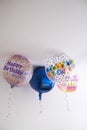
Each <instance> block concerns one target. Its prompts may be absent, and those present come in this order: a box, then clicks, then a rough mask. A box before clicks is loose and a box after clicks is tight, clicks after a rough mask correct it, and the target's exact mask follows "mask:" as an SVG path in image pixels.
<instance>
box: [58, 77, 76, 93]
mask: <svg viewBox="0 0 87 130" xmlns="http://www.w3.org/2000/svg"><path fill="white" fill-rule="evenodd" d="M77 83H78V78H77V76H76V75H73V76H72V77H70V79H69V80H68V81H67V83H66V84H57V86H58V88H59V89H60V90H61V91H63V92H68V93H69V92H70V93H71V92H75V91H76V89H77Z"/></svg>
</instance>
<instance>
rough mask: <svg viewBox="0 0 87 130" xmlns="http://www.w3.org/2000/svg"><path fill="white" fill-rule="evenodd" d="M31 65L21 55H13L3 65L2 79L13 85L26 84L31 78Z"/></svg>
mask: <svg viewBox="0 0 87 130" xmlns="http://www.w3.org/2000/svg"><path fill="white" fill-rule="evenodd" d="M32 70H33V67H32V65H31V63H30V62H29V60H28V59H27V58H26V57H24V56H21V55H13V56H12V57H11V58H9V60H8V61H7V62H6V63H5V65H4V67H3V77H4V79H5V80H6V81H7V82H8V83H9V84H10V85H11V88H13V87H15V86H16V87H19V86H26V85H27V84H28V82H29V81H30V79H31V76H32Z"/></svg>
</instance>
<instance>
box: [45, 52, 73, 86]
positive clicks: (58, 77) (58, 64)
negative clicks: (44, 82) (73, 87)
mask: <svg viewBox="0 0 87 130" xmlns="http://www.w3.org/2000/svg"><path fill="white" fill-rule="evenodd" d="M73 68H74V62H73V60H72V59H71V58H70V57H69V56H67V55H66V54H64V53H60V54H58V55H54V56H53V57H51V58H49V59H48V60H47V63H46V65H45V70H46V74H47V76H48V78H49V79H50V80H52V81H54V82H56V83H57V84H58V83H59V84H64V85H65V84H66V83H67V81H68V80H69V78H70V73H71V71H72V69H73Z"/></svg>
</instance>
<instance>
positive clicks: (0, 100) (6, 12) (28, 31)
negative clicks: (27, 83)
mask: <svg viewBox="0 0 87 130" xmlns="http://www.w3.org/2000/svg"><path fill="white" fill-rule="evenodd" d="M86 44H87V1H86V0H20V1H19V0H0V69H1V70H2V67H3V64H4V62H5V60H6V59H7V58H8V57H9V56H10V55H12V54H21V55H24V56H26V57H28V58H29V60H30V61H31V63H32V64H43V63H44V60H45V59H46V58H47V57H48V56H50V55H51V54H55V53H56V52H58V51H62V52H65V53H66V54H68V55H69V56H71V57H72V58H73V59H74V60H75V61H76V64H77V68H78V69H77V71H78V74H79V77H80V83H79V84H80V86H82V87H83V88H84V89H82V88H81V87H80V88H79V89H78V91H77V93H75V94H74V95H69V99H70V100H72V101H71V102H70V103H71V107H72V108H71V111H70V112H67V110H66V109H65V107H66V105H65V104H66V103H65V104H64V102H65V97H64V95H63V93H61V92H60V91H58V89H57V88H54V89H53V91H52V92H50V93H48V94H47V95H46V96H45V95H44V96H43V98H44V99H43V106H44V107H43V109H44V110H43V113H42V115H40V114H39V112H38V111H39V105H38V97H37V95H35V94H37V93H34V91H33V90H32V89H30V88H15V89H14V91H13V93H12V96H13V97H12V103H11V105H12V107H11V110H10V111H11V112H12V114H11V116H10V117H9V118H5V115H6V113H8V112H7V111H8V108H7V106H8V105H7V102H8V95H9V94H8V93H9V85H8V84H7V83H6V82H5V81H4V80H3V79H2V75H1V78H0V84H1V85H0V93H1V94H0V104H1V105H0V106H1V109H0V127H1V129H0V130H11V129H13V130H35V129H38V130H40V129H43V130H44V129H45V130H49V129H50V130H51V129H52V130H53V129H55V130H58V129H59V130H77V129H79V130H87V124H86V120H87V114H86V113H87V112H86V110H87V103H86V102H85V101H84V100H86V99H87V96H86V95H87V93H86V92H87V87H86V86H87V83H86V72H87V70H86V66H87V46H86ZM7 86H8V87H7ZM85 87H86V88H85ZM28 89H29V92H28ZM82 103H83V104H82ZM14 111H15V112H14ZM83 111H84V112H83ZM84 118H85V121H84ZM70 120H71V121H70ZM77 120H78V121H77ZM10 122H11V123H10ZM68 122H69V124H68Z"/></svg>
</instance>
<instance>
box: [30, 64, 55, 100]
mask: <svg viewBox="0 0 87 130" xmlns="http://www.w3.org/2000/svg"><path fill="white" fill-rule="evenodd" d="M30 85H31V87H32V88H33V89H34V90H36V91H37V92H38V93H39V100H41V95H42V93H46V92H49V91H50V90H51V89H52V88H53V87H54V83H53V82H52V81H50V80H49V79H48V77H47V75H46V72H45V68H44V67H43V66H41V67H37V68H35V69H34V72H33V76H32V79H31V80H30Z"/></svg>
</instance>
